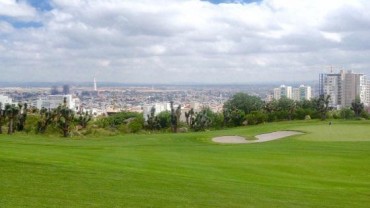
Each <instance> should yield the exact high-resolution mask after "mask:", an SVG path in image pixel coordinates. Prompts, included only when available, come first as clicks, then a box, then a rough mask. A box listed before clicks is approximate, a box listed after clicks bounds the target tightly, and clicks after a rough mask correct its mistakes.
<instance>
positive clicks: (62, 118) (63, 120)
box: [58, 98, 74, 137]
mask: <svg viewBox="0 0 370 208" xmlns="http://www.w3.org/2000/svg"><path fill="white" fill-rule="evenodd" d="M58 114H59V116H58V124H59V128H60V129H61V130H62V133H63V136H64V137H68V135H69V134H70V132H71V124H72V122H73V118H74V112H73V110H71V109H69V108H68V107H67V98H64V102H63V106H61V107H60V108H58Z"/></svg>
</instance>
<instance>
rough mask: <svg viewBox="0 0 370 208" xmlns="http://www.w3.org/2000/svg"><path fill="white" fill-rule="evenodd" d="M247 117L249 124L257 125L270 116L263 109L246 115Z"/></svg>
mask: <svg viewBox="0 0 370 208" xmlns="http://www.w3.org/2000/svg"><path fill="white" fill-rule="evenodd" d="M245 118H246V120H247V121H248V125H256V124H260V123H264V122H265V121H267V118H268V116H267V114H265V113H264V112H262V111H253V112H251V113H250V114H248V115H246V116H245Z"/></svg>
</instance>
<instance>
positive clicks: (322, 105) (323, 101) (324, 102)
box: [315, 95, 330, 120]
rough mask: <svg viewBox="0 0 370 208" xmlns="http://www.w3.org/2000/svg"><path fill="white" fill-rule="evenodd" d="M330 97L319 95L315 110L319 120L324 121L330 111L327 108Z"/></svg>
mask: <svg viewBox="0 0 370 208" xmlns="http://www.w3.org/2000/svg"><path fill="white" fill-rule="evenodd" d="M329 101H330V95H320V97H319V98H318V99H316V100H315V102H316V110H317V112H318V113H319V115H320V118H321V120H325V119H326V114H327V113H328V111H329V110H330V108H329Z"/></svg>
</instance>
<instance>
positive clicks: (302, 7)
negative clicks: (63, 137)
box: [0, 0, 370, 84]
mask: <svg viewBox="0 0 370 208" xmlns="http://www.w3.org/2000/svg"><path fill="white" fill-rule="evenodd" d="M368 11H370V1H368V0H351V1H348V0H299V1H297V0H211V1H206V0H156V1H153V0H73V1H71V0H0V82H36V81H37V82H40V81H45V82H61V81H62V82H63V81H65V82H67V81H68V82H88V81H92V80H93V78H94V77H96V79H97V81H98V82H99V81H101V82H120V83H163V84H176V83H178V84H183V83H205V84H232V83H240V84H250V83H265V82H280V83H282V84H283V83H291V82H302V83H304V82H306V81H312V80H317V79H318V76H319V73H323V72H330V70H331V69H334V70H339V69H345V70H353V71H355V72H359V73H365V74H367V75H368V76H370V58H369V57H370V13H369V12H368Z"/></svg>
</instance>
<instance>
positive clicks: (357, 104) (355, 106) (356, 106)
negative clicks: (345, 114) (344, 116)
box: [351, 96, 364, 117]
mask: <svg viewBox="0 0 370 208" xmlns="http://www.w3.org/2000/svg"><path fill="white" fill-rule="evenodd" d="M351 105H352V107H351V109H352V110H353V111H354V112H355V115H356V117H360V114H361V112H362V111H363V110H364V104H363V103H361V99H360V97H358V96H357V97H356V98H355V100H354V101H352V103H351Z"/></svg>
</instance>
